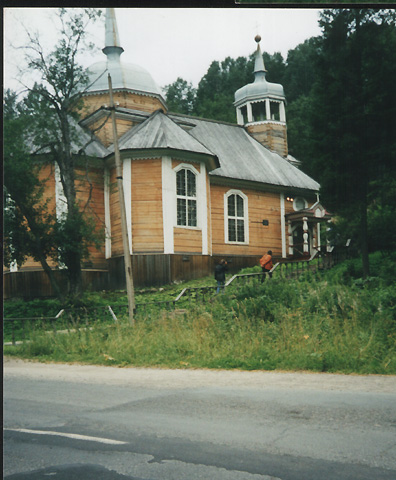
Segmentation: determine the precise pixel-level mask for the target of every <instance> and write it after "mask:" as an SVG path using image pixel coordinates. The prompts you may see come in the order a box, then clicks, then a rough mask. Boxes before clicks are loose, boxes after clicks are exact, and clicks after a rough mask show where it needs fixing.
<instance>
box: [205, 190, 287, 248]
mask: <svg viewBox="0 0 396 480" xmlns="http://www.w3.org/2000/svg"><path fill="white" fill-rule="evenodd" d="M229 190H230V188H229V187H226V186H220V185H212V186H211V204H212V242H213V244H212V253H213V255H238V256H244V257H245V256H250V255H260V256H262V255H263V253H264V252H266V251H267V250H272V251H273V253H274V255H275V256H281V255H282V240H281V215H280V195H279V193H269V192H261V191H258V190H250V189H245V188H243V189H240V191H241V192H242V193H244V194H245V195H246V196H247V197H248V221H249V243H248V244H246V245H245V244H226V243H225V237H224V195H225V193H227V192H228V191H229ZM263 220H268V222H269V225H268V226H263V224H262V221H263Z"/></svg>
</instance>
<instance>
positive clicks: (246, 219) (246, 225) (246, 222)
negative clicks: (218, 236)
mask: <svg viewBox="0 0 396 480" xmlns="http://www.w3.org/2000/svg"><path fill="white" fill-rule="evenodd" d="M231 195H236V196H239V197H241V198H242V200H243V217H242V216H238V215H236V216H234V215H231V216H229V215H228V198H229V197H230V196H231ZM236 213H237V212H236ZM230 219H231V220H242V221H243V226H244V237H245V239H244V241H243V242H241V241H233V240H229V235H228V224H229V220H230ZM224 240H225V243H228V244H233V245H248V244H249V215H248V197H247V196H246V195H245V194H244V193H242V192H241V191H240V190H228V192H226V193H225V194H224Z"/></svg>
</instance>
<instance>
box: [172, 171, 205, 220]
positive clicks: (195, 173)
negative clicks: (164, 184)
mask: <svg viewBox="0 0 396 480" xmlns="http://www.w3.org/2000/svg"><path fill="white" fill-rule="evenodd" d="M181 170H186V177H185V182H186V184H185V186H186V195H179V194H178V193H177V175H178V173H179V172H180V171H181ZM173 171H174V172H175V193H176V225H175V226H176V227H177V228H190V229H199V212H198V209H199V202H198V176H199V172H198V170H197V169H196V168H194V167H193V166H192V165H189V164H186V163H181V164H179V165H177V166H176V167H175V168H174V169H173ZM187 171H190V172H191V173H192V174H193V175H194V177H195V196H190V195H187V182H188V174H187ZM179 199H181V200H185V202H186V205H185V214H186V225H179V223H178V217H179V216H178V200H179ZM189 201H194V202H195V225H188V218H189V216H188V202H189Z"/></svg>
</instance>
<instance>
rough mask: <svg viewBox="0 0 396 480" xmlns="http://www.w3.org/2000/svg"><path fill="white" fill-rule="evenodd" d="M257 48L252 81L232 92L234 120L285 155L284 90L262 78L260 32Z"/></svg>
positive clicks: (270, 147) (265, 72)
mask: <svg viewBox="0 0 396 480" xmlns="http://www.w3.org/2000/svg"><path fill="white" fill-rule="evenodd" d="M255 41H256V42H257V49H256V52H255V62H254V82H253V83H249V84H248V85H245V86H244V87H242V88H240V89H239V90H237V91H236V92H235V102H234V106H235V107H236V113H237V122H238V124H239V125H244V126H245V128H246V130H247V131H248V132H249V133H250V134H251V135H252V136H253V137H254V138H255V139H256V140H257V141H259V142H260V143H261V144H262V145H264V146H265V147H267V148H268V149H269V150H272V151H274V152H276V153H278V154H279V155H281V156H282V157H285V158H286V157H287V154H288V148H287V127H286V112H285V102H286V99H285V94H284V91H283V87H282V85H280V84H278V83H270V82H268V81H267V79H266V74H267V70H266V69H265V66H264V60H263V55H262V53H261V48H260V41H261V37H260V35H257V36H256V37H255Z"/></svg>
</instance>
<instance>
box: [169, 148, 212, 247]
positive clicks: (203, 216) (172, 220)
mask: <svg viewBox="0 0 396 480" xmlns="http://www.w3.org/2000/svg"><path fill="white" fill-rule="evenodd" d="M182 169H188V170H190V171H191V172H192V173H194V174H195V179H196V197H195V199H196V202H197V226H194V227H193V226H188V225H177V189H176V188H177V187H176V174H177V172H178V171H180V170H182ZM162 215H163V232H164V253H169V254H170V253H174V231H173V229H174V227H177V228H184V229H190V230H201V232H202V255H208V252H209V245H208V211H207V186H206V167H205V163H204V162H201V163H200V172H198V170H197V169H196V168H194V166H193V165H191V164H189V163H180V164H179V165H177V166H176V167H175V168H172V159H171V157H168V156H164V157H162Z"/></svg>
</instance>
